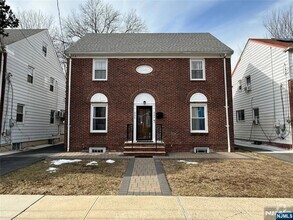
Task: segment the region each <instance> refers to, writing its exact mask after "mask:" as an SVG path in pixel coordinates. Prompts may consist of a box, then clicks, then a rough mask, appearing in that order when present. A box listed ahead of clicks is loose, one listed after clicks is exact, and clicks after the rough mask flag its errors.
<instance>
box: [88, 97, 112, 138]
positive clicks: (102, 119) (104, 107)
mask: <svg viewBox="0 0 293 220" xmlns="http://www.w3.org/2000/svg"><path fill="white" fill-rule="evenodd" d="M96 111H100V115H98V116H97V115H95V114H94V113H95V112H96ZM90 112H91V118H90V120H91V121H90V132H91V133H107V132H108V98H107V96H105V95H104V94H102V93H96V94H95V95H93V96H92V98H91V109H90ZM94 125H96V126H97V127H95V126H94ZM98 126H100V127H103V128H100V129H99V128H98Z"/></svg>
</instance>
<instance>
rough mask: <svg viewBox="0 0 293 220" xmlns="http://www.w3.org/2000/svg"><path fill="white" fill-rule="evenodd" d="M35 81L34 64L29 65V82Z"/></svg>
mask: <svg viewBox="0 0 293 220" xmlns="http://www.w3.org/2000/svg"><path fill="white" fill-rule="evenodd" d="M33 81H34V68H33V67H32V66H28V69H27V82H29V83H33Z"/></svg>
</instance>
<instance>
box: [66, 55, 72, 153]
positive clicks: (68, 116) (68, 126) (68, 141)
mask: <svg viewBox="0 0 293 220" xmlns="http://www.w3.org/2000/svg"><path fill="white" fill-rule="evenodd" d="M70 95H71V57H69V67H68V100H67V152H69V148H70V101H71V100H70Z"/></svg>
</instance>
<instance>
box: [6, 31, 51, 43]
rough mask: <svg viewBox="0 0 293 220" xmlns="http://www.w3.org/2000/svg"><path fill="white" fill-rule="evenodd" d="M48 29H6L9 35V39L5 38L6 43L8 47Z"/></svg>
mask: <svg viewBox="0 0 293 220" xmlns="http://www.w3.org/2000/svg"><path fill="white" fill-rule="evenodd" d="M43 30H46V29H5V32H7V33H8V37H4V43H5V44H6V45H9V44H12V43H15V42H17V41H20V40H22V39H24V38H26V37H30V36H32V35H34V34H37V33H39V32H41V31H43Z"/></svg>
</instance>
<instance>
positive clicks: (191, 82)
mask: <svg viewBox="0 0 293 220" xmlns="http://www.w3.org/2000/svg"><path fill="white" fill-rule="evenodd" d="M232 53H233V51H232V50H231V49H230V48H229V47H227V46H226V45H225V44H223V43H222V42H220V41H219V40H218V39H216V38H215V37H214V36H212V35H211V34H208V33H188V34H176V33H172V34H167V33H166V34H156V33H153V34H152V33H147V34H87V35H86V36H84V37H83V38H81V39H80V40H79V41H77V42H76V43H75V44H74V45H73V46H71V47H70V48H69V49H68V50H67V54H68V55H69V57H70V58H69V60H68V77H67V87H68V88H67V100H68V102H67V119H66V123H67V134H66V135H67V143H66V148H67V150H68V151H81V150H86V151H88V150H90V151H91V150H93V149H96V148H102V149H107V151H122V150H123V149H124V150H125V151H126V150H127V149H128V150H129V148H131V151H136V153H138V151H139V152H142V151H145V150H149V151H154V148H153V147H155V144H154V143H157V150H158V146H159V149H160V150H162V151H164V150H165V149H166V151H191V150H194V148H195V147H204V148H205V149H208V150H213V151H227V150H228V149H232V150H233V141H232V140H233V132H232V131H233V128H232V93H231V74H230V73H231V69H230V56H231V55H232ZM225 97H226V99H225ZM228 105H230V106H228ZM225 107H226V108H225ZM226 110H227V111H226ZM227 119H228V120H227ZM229 125H230V126H229ZM229 136H230V138H229V139H230V140H229V141H228V138H227V137H229ZM158 143H159V144H158ZM129 146H130V147H129ZM128 154H131V152H130V153H129V152H128ZM150 154H152V153H150ZM141 155H142V154H141Z"/></svg>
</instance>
